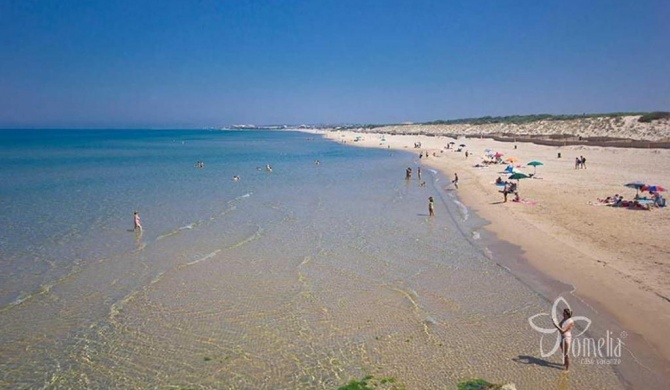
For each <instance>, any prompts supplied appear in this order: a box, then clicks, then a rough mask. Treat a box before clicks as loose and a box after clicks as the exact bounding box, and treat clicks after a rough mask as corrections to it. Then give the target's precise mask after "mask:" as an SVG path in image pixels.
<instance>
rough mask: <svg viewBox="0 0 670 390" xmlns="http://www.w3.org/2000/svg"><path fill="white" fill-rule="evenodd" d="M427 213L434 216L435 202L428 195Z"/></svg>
mask: <svg viewBox="0 0 670 390" xmlns="http://www.w3.org/2000/svg"><path fill="white" fill-rule="evenodd" d="M428 215H430V216H431V217H434V216H435V202H433V197H432V196H429V197H428Z"/></svg>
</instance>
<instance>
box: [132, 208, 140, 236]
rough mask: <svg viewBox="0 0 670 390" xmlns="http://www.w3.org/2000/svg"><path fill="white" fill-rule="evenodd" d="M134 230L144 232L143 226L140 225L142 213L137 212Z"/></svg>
mask: <svg viewBox="0 0 670 390" xmlns="http://www.w3.org/2000/svg"><path fill="white" fill-rule="evenodd" d="M133 230H135V231H140V232H141V231H142V224H141V223H140V213H138V212H137V211H135V215H134V227H133Z"/></svg>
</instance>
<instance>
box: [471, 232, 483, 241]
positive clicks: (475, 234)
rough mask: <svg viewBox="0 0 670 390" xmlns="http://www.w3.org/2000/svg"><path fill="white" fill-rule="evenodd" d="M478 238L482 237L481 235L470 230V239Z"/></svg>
mask: <svg viewBox="0 0 670 390" xmlns="http://www.w3.org/2000/svg"><path fill="white" fill-rule="evenodd" d="M480 238H482V235H481V234H479V232H472V239H473V240H479V239H480Z"/></svg>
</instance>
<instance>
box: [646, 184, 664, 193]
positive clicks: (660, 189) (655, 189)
mask: <svg viewBox="0 0 670 390" xmlns="http://www.w3.org/2000/svg"><path fill="white" fill-rule="evenodd" d="M642 191H649V192H650V193H651V192H665V191H667V190H666V189H665V187H662V186H657V185H645V186H644V187H642Z"/></svg>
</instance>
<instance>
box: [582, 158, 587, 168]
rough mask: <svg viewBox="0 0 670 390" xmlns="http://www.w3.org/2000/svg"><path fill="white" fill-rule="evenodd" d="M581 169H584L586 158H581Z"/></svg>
mask: <svg viewBox="0 0 670 390" xmlns="http://www.w3.org/2000/svg"><path fill="white" fill-rule="evenodd" d="M582 168H584V169H586V157H584V156H582Z"/></svg>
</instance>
